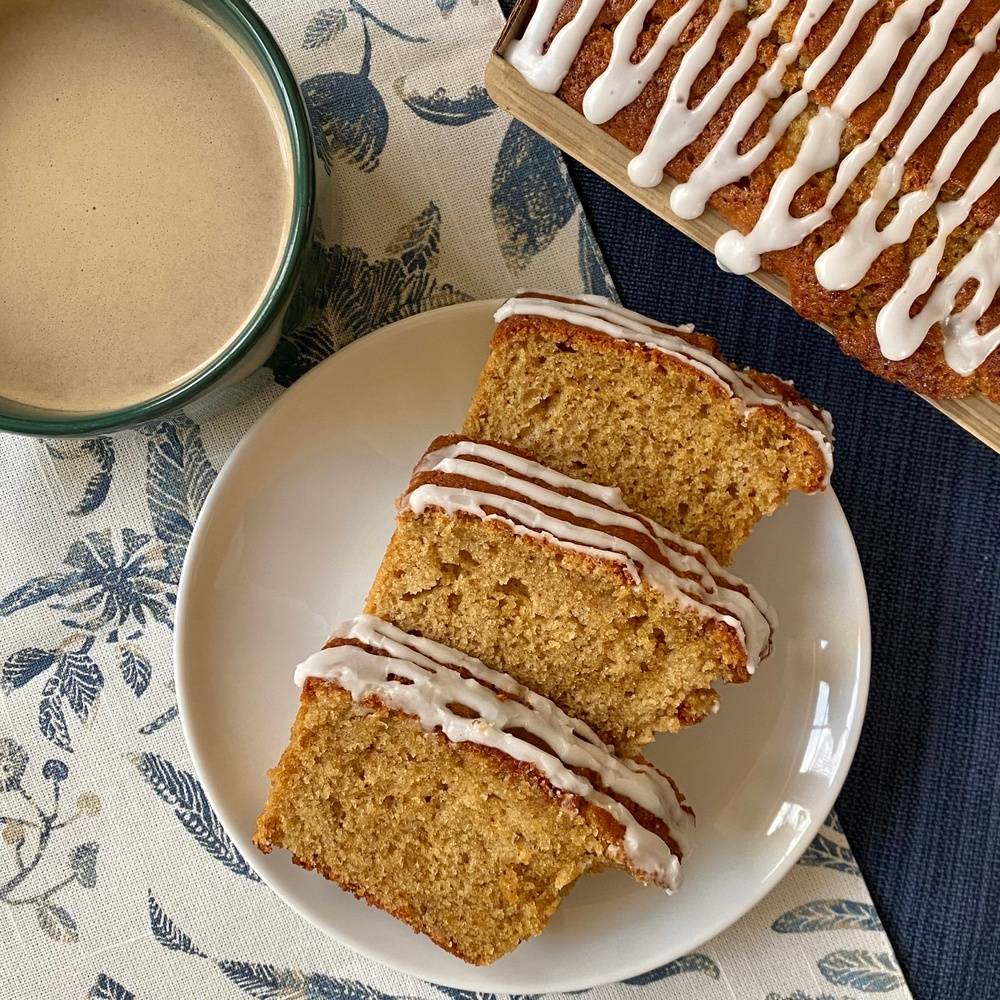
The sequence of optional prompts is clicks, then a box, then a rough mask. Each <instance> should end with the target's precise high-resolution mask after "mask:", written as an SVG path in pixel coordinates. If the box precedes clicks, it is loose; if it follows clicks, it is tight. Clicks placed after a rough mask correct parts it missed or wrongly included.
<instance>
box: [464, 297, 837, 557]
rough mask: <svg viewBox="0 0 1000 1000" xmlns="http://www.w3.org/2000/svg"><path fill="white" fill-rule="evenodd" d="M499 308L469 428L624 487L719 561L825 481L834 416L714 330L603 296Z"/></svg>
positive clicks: (525, 300)
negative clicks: (729, 346)
mask: <svg viewBox="0 0 1000 1000" xmlns="http://www.w3.org/2000/svg"><path fill="white" fill-rule="evenodd" d="M496 318H497V322H498V324H499V325H498V326H497V329H496V332H495V333H494V335H493V341H492V346H491V349H490V355H489V358H488V360H487V362H486V366H485V368H484V369H483V372H482V375H481V376H480V381H479V388H478V390H477V392H476V395H475V397H474V398H473V400H472V405H471V406H470V407H469V413H468V416H467V418H466V422H465V433H466V434H469V435H470V436H472V437H477V438H484V439H487V440H491V441H504V442H507V443H509V444H513V445H515V446H517V447H518V448H521V449H523V450H524V451H526V452H527V453H528V454H530V455H531V456H532V457H533V458H536V459H538V461H540V462H544V463H545V464H546V465H550V466H552V467H553V468H555V469H559V470H560V471H562V472H565V473H567V474H569V475H572V476H579V477H580V478H582V479H589V480H591V481H593V482H596V483H612V484H614V485H615V486H618V487H619V488H620V489H621V491H622V494H623V496H624V498H625V501H626V502H627V503H628V504H629V505H630V506H631V507H634V508H635V509H636V510H637V511H639V512H640V513H642V514H645V515H647V516H648V517H651V518H653V519H654V520H655V521H658V522H659V523H660V524H663V525H665V526H666V527H667V528H670V529H671V530H672V531H677V532H679V533H680V534H682V535H683V536H685V537H686V538H691V539H693V540H694V541H697V542H701V544H703V545H705V546H707V547H708V548H709V549H711V550H712V553H713V554H714V555H715V556H716V558H718V559H719V560H721V561H722V562H723V563H727V562H729V561H730V559H731V558H732V555H733V552H734V550H735V549H736V548H737V547H738V546H739V545H740V544H741V543H742V542H743V541H744V540H745V539H746V538H747V536H748V535H749V534H750V531H751V530H752V528H753V526H754V525H755V524H756V523H757V521H758V520H759V519H760V518H762V517H764V516H766V515H768V514H771V513H772V512H773V511H774V510H775V509H776V508H777V507H778V506H780V505H781V504H783V503H784V502H785V501H786V500H787V498H788V496H789V494H790V492H791V491H792V490H802V491H804V492H806V493H813V492H816V491H817V490H821V489H823V487H824V486H825V485H826V484H827V482H828V481H829V476H830V469H831V465H832V436H833V435H832V426H831V422H830V416H829V414H828V413H826V412H825V411H824V410H821V409H820V408H819V407H816V406H813V405H812V404H811V403H810V402H809V401H808V400H806V399H804V398H803V397H801V396H800V395H799V394H798V393H797V392H796V391H795V390H794V389H793V388H792V387H791V386H790V385H789V384H788V383H786V382H783V381H782V380H781V379H779V378H777V377H776V376H774V375H765V374H761V373H759V372H753V371H737V370H736V369H735V368H733V367H732V366H730V365H729V364H727V363H726V362H725V361H724V360H723V359H722V358H721V356H720V355H719V352H718V348H717V346H716V344H715V342H714V341H713V340H712V339H711V338H710V337H705V336H702V335H700V334H694V333H691V332H690V331H688V330H680V329H675V328H672V327H666V326H663V325H662V324H659V323H656V322H655V321H654V320H651V319H648V318H646V317H644V316H640V315H639V314H638V313H634V312H631V311H629V310H627V309H623V308H622V307H621V306H619V305H616V304H615V303H613V302H611V301H610V300H609V299H605V298H601V297H599V296H584V297H582V298H579V299H569V298H564V297H556V296H553V295H548V294H540V293H525V294H522V295H518V296H516V297H514V298H512V299H510V300H509V301H508V302H506V303H505V304H504V305H503V306H502V308H501V309H500V310H499V312H498V313H497V314H496Z"/></svg>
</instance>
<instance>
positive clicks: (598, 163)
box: [486, 0, 1000, 453]
mask: <svg viewBox="0 0 1000 1000" xmlns="http://www.w3.org/2000/svg"><path fill="white" fill-rule="evenodd" d="M533 6H534V0H520V2H519V3H518V4H517V5H516V6H515V8H514V10H513V12H512V13H511V16H510V18H509V19H508V21H507V24H506V26H505V28H504V30H503V33H502V34H501V36H500V40H499V41H498V42H497V45H496V47H495V48H494V50H493V52H492V54H491V56H490V61H489V63H488V64H487V66H486V89H487V90H488V91H489V94H490V97H492V98H493V100H494V102H495V103H496V104H497V105H498V106H499V107H501V108H503V109H504V110H505V111H507V112H509V113H510V114H511V115H513V116H514V117H515V118H517V119H519V120H520V121H522V122H524V124H525V125H527V126H528V127H529V128H531V129H534V131H536V132H538V133H539V134H540V135H542V136H544V137H545V138H546V139H548V140H549V142H551V143H553V144H554V145H556V146H558V147H559V148H560V149H561V150H562V151H563V152H564V153H567V154H568V155H569V156H572V157H573V159H575V160H579V161H580V162H581V163H582V164H584V166H586V167H589V168H590V169H591V170H593V171H594V173H596V174H600V176H601V177H603V178H604V179H605V180H606V181H608V182H610V183H611V184H614V186H615V187H616V188H618V189H619V190H620V191H623V192H624V193H625V194H627V195H628V196H629V197H630V198H632V199H634V200H635V201H637V202H639V204H640V205H644V206H645V207H646V208H648V209H649V210H650V211H651V212H654V213H655V214H656V215H658V216H659V217H660V218H661V219H663V220H665V221H666V222H669V223H670V225H672V226H673V227H674V228H675V229H677V230H679V231H680V232H682V233H684V235H685V236H689V237H691V239H693V240H696V241H697V242H698V243H700V244H701V245H702V246H703V247H705V248H706V249H707V250H711V249H712V248H713V247H714V246H715V242H716V240H718V238H719V237H720V236H721V235H722V234H723V233H724V232H726V231H727V230H728V229H730V228H731V227H730V226H729V225H728V223H726V222H725V221H724V220H723V219H722V218H721V217H720V216H718V215H716V214H715V212H713V211H712V210H711V209H708V210H707V211H706V212H705V213H704V214H703V215H702V216H701V217H699V218H697V219H693V220H690V221H689V220H687V219H681V218H679V217H678V216H676V215H674V213H673V212H671V211H670V192H671V190H672V189H673V187H674V184H675V181H674V180H673V179H672V178H670V177H665V178H664V180H663V183H661V184H660V185H659V186H658V187H655V188H641V187H637V186H636V185H635V184H633V183H632V182H631V181H630V180H629V179H628V169H627V168H628V162H629V160H630V159H631V158H632V153H631V151H630V150H628V149H627V148H626V147H625V146H623V145H622V144H621V143H620V142H618V140H617V139H614V138H612V137H611V136H610V135H608V133H607V132H605V131H603V129H600V128H598V127H597V126H596V125H592V124H591V123H590V122H588V121H587V120H586V118H584V117H583V115H580V114H578V113H577V112H576V111H574V110H573V109H572V108H571V107H569V105H567V104H564V103H563V102H562V101H560V100H559V99H558V98H557V97H555V96H554V95H553V94H543V93H541V92H540V91H537V90H535V89H534V88H532V87H531V86H529V85H528V83H527V82H526V81H525V79H524V78H523V77H522V76H521V74H520V73H519V72H518V71H517V70H516V69H514V67H513V66H511V65H509V64H508V63H507V62H505V61H504V59H503V52H504V50H505V49H506V47H507V44H508V42H509V41H510V40H511V39H513V38H516V37H518V36H519V35H520V31H521V27H522V26H523V24H524V22H525V21H526V20H527V17H528V14H529V13H530V11H531V9H532V7H533ZM749 277H750V278H752V279H753V280H754V281H756V282H757V284H758V285H761V286H762V287H764V288H766V289H767V290H768V291H769V292H771V293H772V294H773V295H777V296H778V298H779V299H781V300H782V301H783V302H784V303H785V304H786V305H791V299H790V297H789V294H788V286H787V285H786V284H785V282H784V281H783V280H782V279H781V278H778V277H776V276H775V275H773V274H768V273H767V272H765V271H757V272H756V273H754V274H751V275H749ZM923 398H924V399H926V400H927V402H928V403H930V404H931V405H932V406H935V407H937V409H939V410H940V411H941V412H942V413H944V414H947V416H949V417H951V419H952V420H954V421H955V423H957V424H958V425H959V426H960V427H964V428H965V429H966V430H967V431H968V432H969V433H970V434H973V435H975V436H976V437H977V438H979V440H980V441H982V442H983V443H984V444H986V445H988V446H989V447H990V448H992V449H993V450H994V451H995V452H998V453H1000V405H998V404H997V403H992V402H990V400H988V399H986V398H984V397H983V396H970V397H969V398H968V399H944V400H935V399H930V398H929V397H927V396H924V397H923Z"/></svg>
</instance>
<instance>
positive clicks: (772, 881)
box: [172, 299, 871, 994]
mask: <svg viewBox="0 0 1000 1000" xmlns="http://www.w3.org/2000/svg"><path fill="white" fill-rule="evenodd" d="M504 301H505V300H504V299H473V300H470V301H467V302H458V303H453V304H451V305H447V306H441V307H438V308H437V309H429V310H424V311H421V312H418V313H414V314H413V315H411V316H406V317H403V318H402V319H398V320H395V321H394V322H392V323H388V324H386V325H385V326H382V327H380V328H379V329H377V330H373V331H372V332H371V333H369V334H366V335H364V336H363V337H359V338H358V339H357V340H354V341H352V342H351V343H350V344H347V345H345V346H344V347H342V348H340V349H339V350H338V351H336V352H335V353H333V354H331V355H330V356H329V357H327V358H324V359H323V360H322V361H321V362H319V364H317V365H316V366H315V367H313V368H312V369H311V370H310V371H308V372H306V374H305V375H303V376H302V377H301V378H299V379H298V380H297V381H296V382H295V383H294V384H293V385H292V386H290V387H289V388H288V389H286V390H285V391H284V392H283V393H282V394H281V395H280V396H279V397H278V398H277V399H275V400H274V401H273V402H272V403H271V404H270V405H269V406H268V407H267V408H266V409H265V410H264V412H263V413H261V414H260V416H259V417H258V418H257V419H256V420H255V421H254V423H253V425H252V426H251V427H250V428H249V430H247V432H246V433H245V434H244V435H243V436H242V437H241V438H240V440H239V441H238V442H237V444H236V446H235V447H234V448H233V450H232V451H231V452H230V454H229V455H228V456H227V457H226V459H225V461H224V462H223V465H222V467H221V468H220V470H219V472H218V475H217V476H216V479H215V482H214V483H213V484H212V487H211V489H210V490H209V494H208V496H207V497H206V500H205V503H204V504H203V506H202V509H201V511H200V512H199V515H198V517H197V519H196V521H195V525H194V529H193V531H192V534H191V539H190V541H189V543H188V547H187V550H186V552H185V554H184V561H183V565H182V568H181V576H180V581H179V583H178V587H177V606H176V611H175V615H174V638H173V649H172V652H173V673H174V682H175V685H176V693H177V705H178V714H179V717H180V723H181V730H182V733H183V736H184V741H185V744H186V745H187V748H188V752H189V753H190V755H191V762H192V766H193V767H194V770H195V773H196V775H197V777H198V780H199V781H200V782H201V785H202V788H203V789H204V791H205V795H206V796H207V798H208V802H209V804H210V805H211V807H212V809H213V810H214V811H215V814H216V815H217V816H218V818H219V821H220V823H222V826H223V828H224V829H225V831H226V833H227V835H228V836H229V837H230V838H231V839H232V840H233V842H234V843H235V844H236V846H237V848H238V849H239V851H240V853H241V854H242V856H243V857H244V859H245V860H246V862H247V864H248V865H249V866H250V867H251V868H252V869H253V871H254V873H255V874H256V875H257V876H258V877H259V878H260V880H261V881H262V882H263V883H264V884H265V885H266V886H267V887H268V889H269V890H270V891H271V892H273V893H275V895H277V896H278V898H279V899H281V901H282V902H283V903H284V905H286V906H288V907H289V908H290V909H291V910H292V911H293V912H294V913H295V914H296V915H297V916H299V917H300V918H302V919H303V920H305V921H307V922H308V923H309V925H310V926H311V927H313V928H315V929H316V930H318V931H320V932H321V933H323V934H325V935H327V936H328V937H330V938H332V939H333V940H335V941H337V942H338V943H339V944H341V945H343V946H345V947H347V948H350V949H351V950H352V951H355V952H357V953H358V954H360V955H362V956H363V957H365V958H367V959H368V960H370V961H373V962H377V963H379V964H380V965H383V966H386V967H388V968H391V969H394V970H396V971H397V972H400V973H403V974H405V975H410V976H414V977H415V978H417V979H420V980H422V981H424V982H431V983H434V984H435V985H438V986H444V987H447V988H450V989H458V990H472V991H474V992H477V993H478V992H481V991H482V984H481V983H476V982H475V981H474V979H473V978H471V977H472V976H474V974H475V973H476V972H478V971H479V970H480V969H481V968H483V967H480V966H469V967H468V971H469V973H470V978H464V977H457V978H452V977H446V979H444V980H438V979H428V977H427V974H426V971H425V970H424V968H423V967H422V966H418V965H416V964H415V963H412V962H409V961H407V960H406V959H402V960H398V961H397V960H393V961H389V960H387V958H386V957H385V956H384V955H383V954H382V953H376V952H375V951H374V950H373V949H371V948H370V947H369V946H368V945H367V944H366V943H365V941H364V940H359V939H356V938H355V937H354V935H352V934H351V933H350V931H349V930H347V931H345V930H344V929H343V928H339V927H338V928H337V930H332V929H330V927H329V926H321V925H320V924H318V923H317V922H316V921H314V920H313V919H312V918H311V917H310V916H308V915H307V914H306V913H304V912H303V910H302V909H300V908H299V906H298V905H297V902H296V899H295V897H294V895H293V894H290V893H286V892H284V891H283V890H282V889H281V888H279V887H277V886H276V885H275V884H273V883H272V881H271V880H270V878H269V875H268V872H267V871H266V870H262V869H261V868H258V867H257V865H256V864H255V861H256V856H255V854H254V848H253V844H252V843H251V842H250V841H249V840H247V841H246V842H244V837H243V836H242V834H241V833H240V832H239V831H238V830H237V829H236V824H233V823H230V822H228V820H227V817H226V809H225V807H224V806H222V805H221V803H220V800H219V798H218V797H217V796H216V791H215V788H214V787H213V785H212V782H211V781H210V780H209V779H207V778H206V769H205V768H204V767H203V766H202V752H201V749H200V748H199V743H198V741H197V740H196V739H195V738H194V736H193V735H192V721H191V713H192V711H193V709H192V708H191V707H189V706H190V705H191V702H190V697H191V696H190V692H189V688H188V684H187V681H186V680H185V677H186V676H189V671H186V670H185V669H184V667H183V663H184V652H183V649H184V646H185V641H186V635H187V629H186V620H187V617H188V615H187V612H186V608H187V605H188V603H189V602H190V601H192V600H193V597H192V590H193V587H194V585H193V584H192V583H191V578H192V574H193V570H191V571H189V568H188V567H189V566H193V565H194V564H195V562H196V561H197V557H196V553H197V552H198V550H199V548H200V546H201V544H202V539H203V537H204V536H205V534H206V532H207V531H208V530H209V529H208V528H206V527H205V525H207V524H208V523H209V522H210V521H211V515H212V511H213V509H214V507H215V506H216V505H217V504H218V503H220V502H221V501H220V499H219V498H220V497H222V496H223V494H224V493H225V492H226V491H225V483H226V482H227V481H228V480H229V479H230V478H233V477H234V476H235V475H236V473H235V470H236V469H237V467H238V466H239V465H240V457H241V455H243V454H246V453H247V452H249V451H251V450H252V448H253V442H254V440H255V438H256V437H257V436H259V435H260V434H262V433H263V432H262V430H261V428H262V427H264V425H265V424H266V423H267V422H269V421H273V420H275V419H280V417H276V416H275V414H280V412H281V411H282V410H283V408H284V407H285V406H286V405H288V404H287V403H286V402H285V401H286V400H287V399H288V398H289V397H290V396H292V394H293V393H295V392H296V391H297V390H298V389H299V386H301V385H303V384H305V383H307V382H309V380H313V381H315V379H316V377H317V376H318V373H319V372H320V370H321V369H323V368H326V367H328V366H331V365H332V364H333V363H335V362H336V361H337V360H338V359H339V358H341V357H343V356H344V355H345V354H346V353H349V352H352V351H353V349H355V348H360V347H361V346H362V345H364V344H366V343H368V342H370V341H371V340H372V338H376V337H378V338H381V337H384V336H392V335H393V334H395V333H396V332H397V331H398V328H400V327H403V328H405V327H406V326H409V325H411V324H413V325H415V324H417V323H419V322H420V321H422V320H426V319H427V317H428V316H429V315H432V314H436V313H442V312H447V313H449V314H457V313H461V312H470V313H474V314H478V313H480V312H483V313H485V312H486V311H487V310H489V312H490V313H492V312H495V311H496V309H497V308H498V307H499V306H500V305H501V304H502V303H503V302H504ZM355 353H356V352H355ZM826 492H827V493H828V495H829V497H830V499H831V500H832V512H833V516H834V518H835V519H836V520H837V522H838V524H839V526H840V527H842V528H846V531H847V534H848V537H849V538H850V540H851V546H850V552H849V553H848V554H847V557H846V561H847V562H848V563H850V566H849V568H850V570H851V571H852V575H856V577H857V580H858V582H859V584H860V595H861V596H862V597H863V600H862V601H861V603H860V609H859V610H860V614H859V616H858V626H859V632H858V649H857V654H858V655H857V657H856V674H855V680H854V683H853V687H852V695H853V697H852V700H851V706H850V722H849V725H848V730H847V742H846V745H845V751H844V753H843V754H842V756H841V758H840V762H839V765H838V767H837V770H836V772H835V774H834V777H833V779H832V781H831V782H830V784H829V785H828V786H827V788H826V789H825V794H824V796H823V797H822V799H821V801H822V802H824V803H825V805H824V808H822V809H815V810H813V811H812V812H811V818H810V822H809V824H808V825H807V826H806V827H805V832H804V833H803V835H802V836H800V838H799V840H798V842H797V845H796V847H795V848H794V849H793V850H791V851H789V852H788V853H787V854H786V855H785V856H784V857H783V858H782V859H781V861H780V863H779V864H778V865H776V866H775V867H774V868H773V869H772V870H771V871H770V872H769V874H768V876H767V879H766V880H763V881H762V882H761V883H760V887H759V891H758V890H757V889H756V888H755V891H754V892H753V893H751V894H750V897H749V900H748V902H746V903H745V904H744V905H742V907H739V908H736V909H734V910H732V911H727V912H726V915H725V916H724V917H723V918H721V919H720V920H717V921H715V922H714V923H712V924H710V925H709V926H708V927H707V928H706V930H705V931H704V932H703V933H702V934H700V935H699V936H698V937H697V939H696V940H695V941H694V943H692V944H691V945H689V946H687V947H685V949H684V952H683V953H685V954H686V953H689V952H691V951H693V950H695V949H697V948H700V947H702V946H703V945H705V944H706V943H707V942H708V941H711V940H713V939H714V938H716V937H718V936H719V935H720V934H722V933H723V932H724V931H726V930H728V929H729V928H730V927H732V926H733V925H734V924H735V923H736V922H737V921H739V920H740V919H742V918H743V917H744V916H746V914H747V913H749V912H750V911H751V910H752V909H753V908H754V907H756V906H757V905H758V904H759V903H760V902H761V901H762V900H763V899H764V898H765V897H766V896H767V895H769V894H770V893H771V892H772V891H773V890H774V889H775V888H776V887H777V886H778V884H779V883H780V882H781V881H782V879H784V877H785V876H786V875H787V874H788V872H789V871H790V870H791V869H792V867H793V866H794V865H795V864H796V863H797V862H798V860H799V858H800V857H801V856H802V854H803V853H804V852H805V850H806V848H807V847H808V846H809V844H810V843H811V842H812V840H813V839H814V838H815V836H816V834H817V833H818V831H819V829H820V827H821V826H822V825H823V822H824V821H825V819H826V817H827V816H828V815H829V813H830V811H831V810H832V809H833V807H834V805H835V804H836V800H837V798H838V796H839V795H840V791H841V789H842V788H843V785H844V782H845V780H846V778H847V774H848V772H849V771H850V767H851V764H852V763H853V760H854V755H855V753H856V751H857V748H858V743H859V741H860V738H861V731H862V729H863V727H864V720H865V709H866V706H867V703H868V694H869V685H870V679H871V609H870V602H869V598H868V587H867V582H866V580H865V575H864V569H863V567H862V565H861V559H860V556H859V554H858V550H857V544H856V543H855V540H854V533H853V531H851V526H850V523H849V522H848V520H847V516H846V515H845V514H844V510H843V507H842V506H841V503H840V500H839V498H838V497H837V495H836V493H835V492H834V489H833V486H832V485H831V486H828V487H827V490H826ZM827 799H828V800H829V801H827ZM262 867H263V866H262ZM358 905H362V903H361V902H360V901H359V903H358ZM364 905H367V904H364ZM442 954H443V953H442ZM676 957H678V956H674V958H676ZM674 958H667V959H664V958H663V957H662V956H659V957H656V958H654V959H651V960H648V961H645V960H644V961H642V962H640V963H638V964H637V965H636V967H635V968H624V969H619V970H616V971H614V972H610V973H608V974H607V975H602V976H599V977H597V978H594V976H593V975H584V976H577V977H576V978H573V976H572V974H569V975H567V974H562V977H561V978H556V979H554V981H553V982H546V983H544V984H541V986H540V988H539V989H537V990H534V991H528V992H537V993H542V994H547V993H568V992H574V991H581V990H588V989H595V988H597V987H601V986H607V985H610V984H614V983H619V982H624V981H625V980H627V979H633V978H635V977H637V976H641V975H644V974H645V973H647V972H650V971H652V970H653V969H656V968H659V967H660V966H662V965H663V964H664V962H670V961H673V960H674ZM485 968H488V967H485ZM463 971H464V970H463ZM490 992H509V991H508V990H501V989H497V988H493V989H491V990H490ZM515 992H517V993H524V992H525V988H524V987H523V986H521V985H518V986H517V987H516V989H515Z"/></svg>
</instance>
